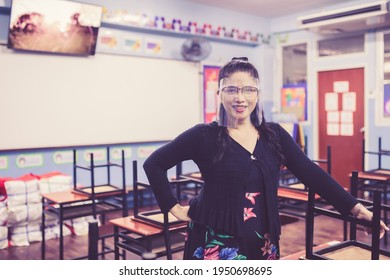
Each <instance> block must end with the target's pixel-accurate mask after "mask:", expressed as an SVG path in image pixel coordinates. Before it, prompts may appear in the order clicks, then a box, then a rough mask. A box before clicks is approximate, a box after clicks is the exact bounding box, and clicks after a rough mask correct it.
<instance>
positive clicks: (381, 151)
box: [362, 137, 390, 175]
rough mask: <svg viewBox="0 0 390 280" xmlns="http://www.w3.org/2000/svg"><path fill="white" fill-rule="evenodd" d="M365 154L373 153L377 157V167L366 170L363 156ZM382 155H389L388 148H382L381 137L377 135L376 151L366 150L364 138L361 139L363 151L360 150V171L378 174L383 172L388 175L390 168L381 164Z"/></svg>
mask: <svg viewBox="0 0 390 280" xmlns="http://www.w3.org/2000/svg"><path fill="white" fill-rule="evenodd" d="M366 155H374V156H377V158H378V164H377V168H374V169H371V170H366V167H365V157H366ZM383 156H390V150H385V149H383V148H382V137H378V151H376V152H372V151H366V148H365V140H364V139H363V151H362V157H363V158H362V171H363V172H373V173H378V174H384V175H390V169H388V168H383V166H382V157H383Z"/></svg>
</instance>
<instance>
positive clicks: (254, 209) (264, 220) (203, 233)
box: [184, 160, 279, 260]
mask: <svg viewBox="0 0 390 280" xmlns="http://www.w3.org/2000/svg"><path fill="white" fill-rule="evenodd" d="M252 163H253V164H251V167H250V168H251V170H250V172H249V180H248V183H247V184H246V187H245V195H244V196H243V197H242V198H241V199H242V200H243V203H242V205H243V209H242V213H243V217H242V218H243V221H244V223H243V227H244V228H243V230H242V232H243V234H242V236H240V237H235V236H232V235H228V234H225V233H223V232H217V231H215V230H214V229H212V228H210V227H208V226H204V225H201V224H198V223H196V222H193V221H191V222H190V223H189V225H188V228H187V236H186V244H185V249H184V259H192V260H276V259H279V245H278V244H272V243H271V241H270V236H269V233H268V217H267V211H266V200H265V193H264V191H265V186H264V183H263V182H264V180H263V178H262V173H261V171H260V169H259V168H258V166H257V164H256V160H253V161H252Z"/></svg>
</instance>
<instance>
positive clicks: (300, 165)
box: [279, 126, 389, 237]
mask: <svg viewBox="0 0 390 280" xmlns="http://www.w3.org/2000/svg"><path fill="white" fill-rule="evenodd" d="M279 132H280V134H279V136H280V143H281V146H282V149H283V153H284V156H285V160H286V166H287V168H288V169H289V170H290V171H291V172H292V173H293V174H294V175H295V176H297V178H298V179H299V180H300V181H301V182H302V183H303V184H305V185H306V186H308V187H309V188H313V189H314V190H315V192H316V193H318V194H319V195H320V196H321V197H322V198H323V199H325V200H326V201H328V202H329V203H331V204H332V205H333V206H334V207H335V208H336V209H337V211H339V212H340V213H342V214H346V215H350V214H352V215H353V216H354V217H356V218H358V219H363V220H367V221H371V220H372V216H373V215H372V212H371V211H369V210H367V209H366V208H365V207H364V206H363V205H362V204H360V203H357V200H356V199H355V198H354V197H353V196H352V195H351V194H349V193H348V192H347V191H345V190H344V188H342V187H341V186H340V185H339V184H338V183H337V182H336V181H335V180H334V179H333V178H332V177H331V176H330V175H329V174H328V173H326V172H325V171H324V170H322V169H321V168H320V167H319V166H318V165H317V164H315V163H314V162H313V161H311V160H310V159H309V158H308V157H307V156H306V155H305V154H304V153H303V152H302V150H301V149H300V148H299V147H298V145H297V144H296V142H295V141H294V140H293V139H292V137H291V136H290V134H288V132H287V131H285V130H284V129H283V128H282V127H280V126H279ZM388 230H389V228H388V227H387V226H386V225H385V223H384V222H383V221H381V237H382V236H383V235H384V234H385V231H388ZM367 232H370V229H367Z"/></svg>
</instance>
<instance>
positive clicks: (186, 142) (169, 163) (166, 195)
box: [143, 125, 202, 212]
mask: <svg viewBox="0 0 390 280" xmlns="http://www.w3.org/2000/svg"><path fill="white" fill-rule="evenodd" d="M201 129H202V128H201V126H200V125H197V126H194V127H193V128H190V129H188V130H187V131H185V132H183V133H182V134H180V135H179V136H177V137H176V138H175V139H174V140H172V141H171V142H169V143H168V144H166V145H164V146H162V147H160V148H159V149H157V150H156V151H155V152H154V153H153V154H151V155H150V156H149V157H148V158H147V160H146V161H145V163H144V165H143V167H144V170H145V173H146V176H147V177H148V180H149V184H150V186H151V188H152V190H153V193H154V195H155V197H156V200H157V203H158V204H159V207H160V209H161V210H162V211H163V212H168V211H169V210H170V209H171V208H172V207H173V206H174V205H175V204H176V203H178V200H177V198H176V197H175V195H174V194H173V193H172V189H171V187H170V184H169V180H168V178H167V170H169V169H170V168H172V167H173V166H175V165H177V164H178V163H180V162H182V161H184V160H188V159H193V160H194V159H196V158H197V153H198V150H199V145H200V140H201V139H200V136H201V133H200V130H201Z"/></svg>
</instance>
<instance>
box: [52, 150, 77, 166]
mask: <svg viewBox="0 0 390 280" xmlns="http://www.w3.org/2000/svg"><path fill="white" fill-rule="evenodd" d="M76 157H77V153H76ZM76 160H77V159H76ZM53 161H54V163H55V164H68V163H73V151H58V152H55V153H54V154H53Z"/></svg>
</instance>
